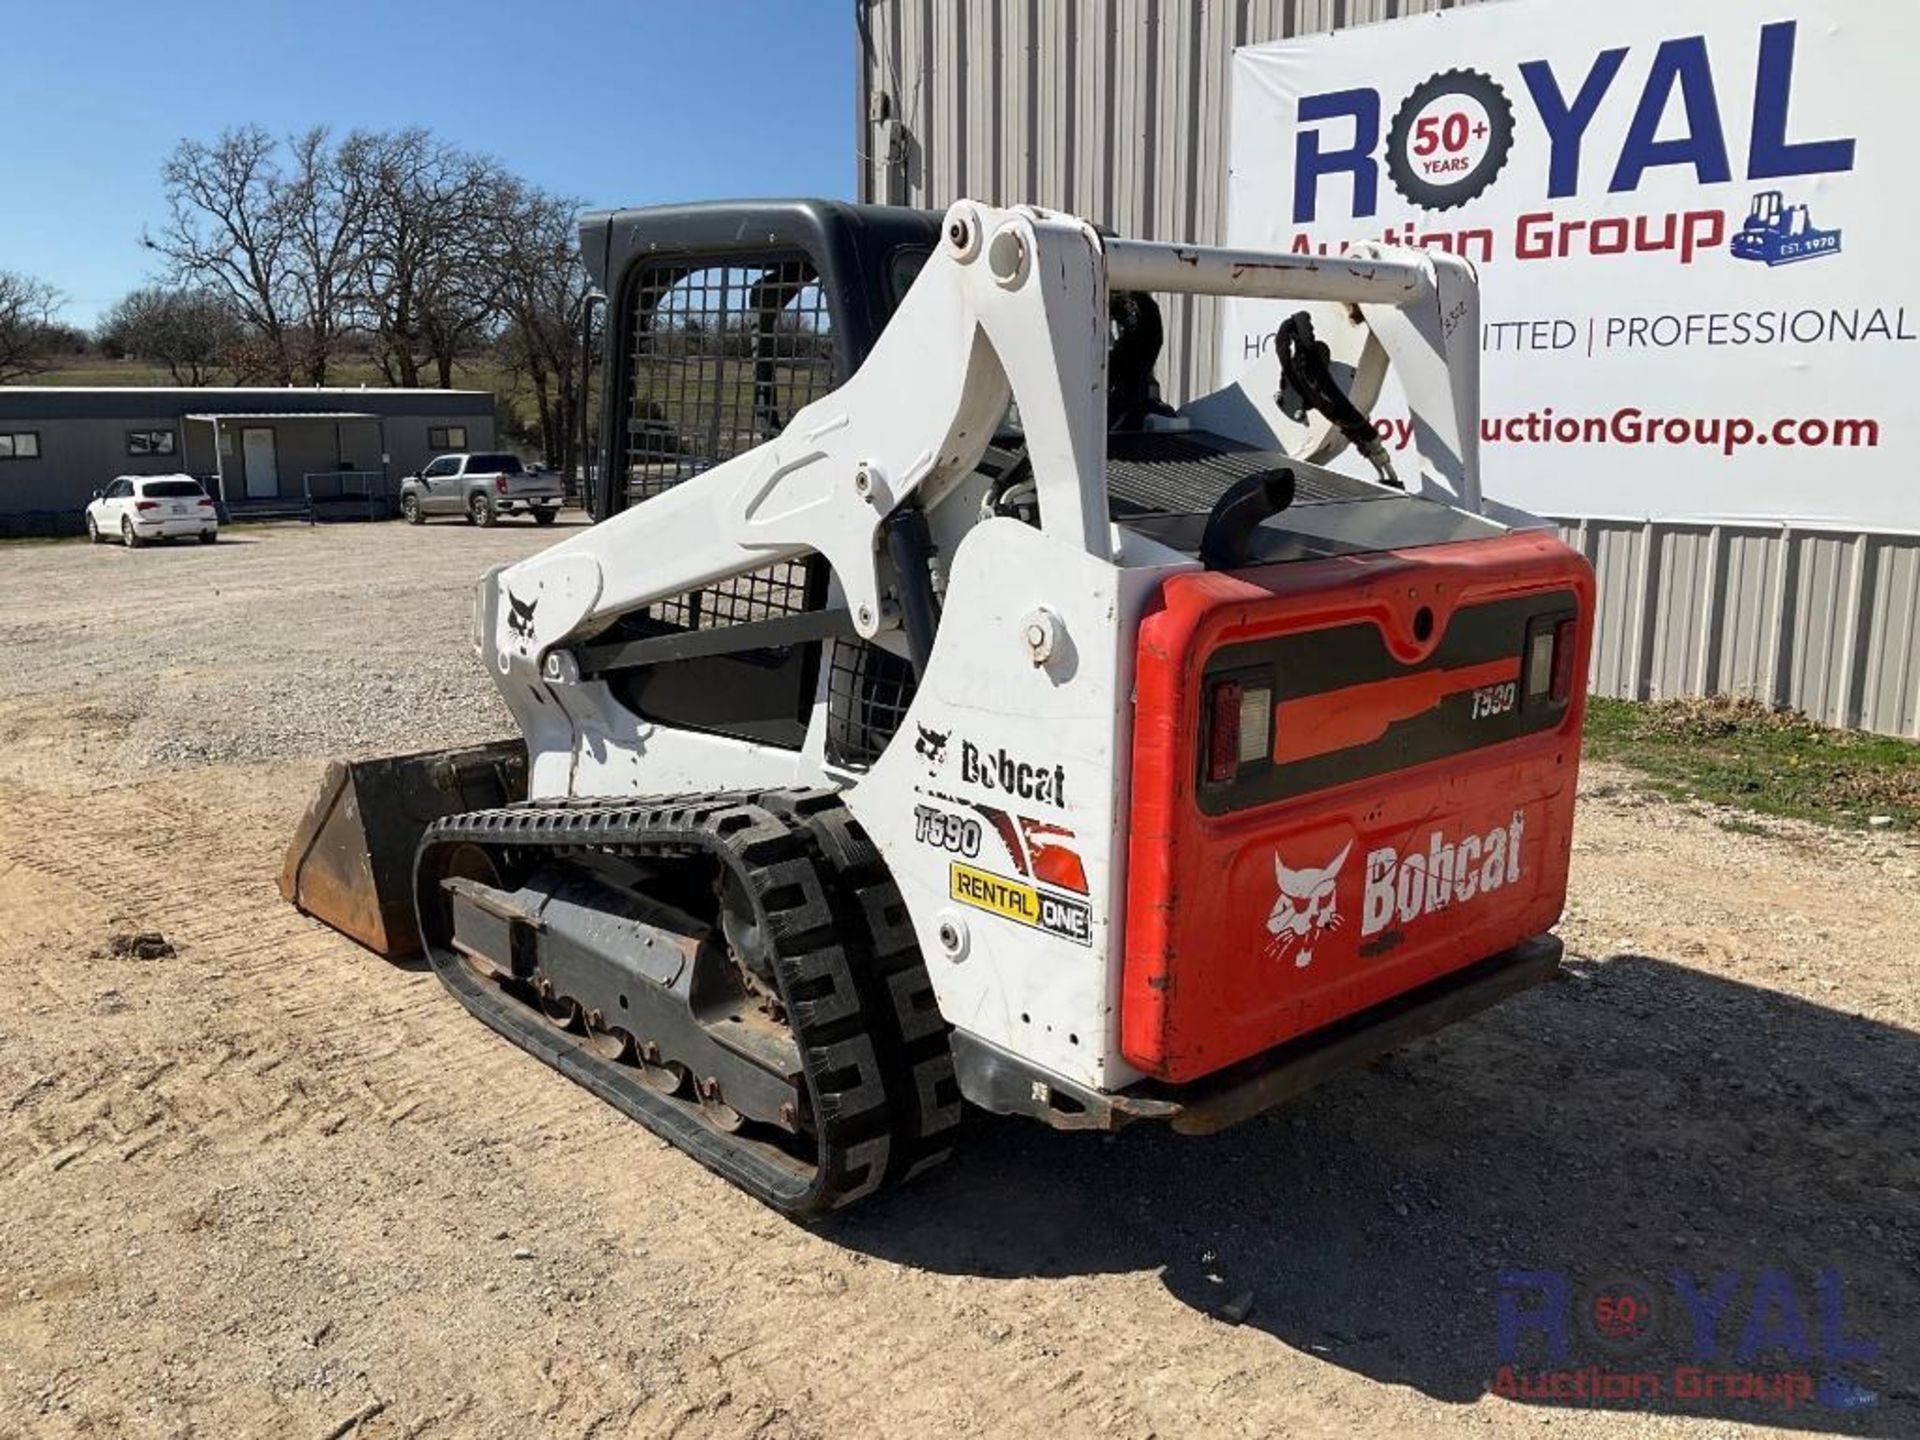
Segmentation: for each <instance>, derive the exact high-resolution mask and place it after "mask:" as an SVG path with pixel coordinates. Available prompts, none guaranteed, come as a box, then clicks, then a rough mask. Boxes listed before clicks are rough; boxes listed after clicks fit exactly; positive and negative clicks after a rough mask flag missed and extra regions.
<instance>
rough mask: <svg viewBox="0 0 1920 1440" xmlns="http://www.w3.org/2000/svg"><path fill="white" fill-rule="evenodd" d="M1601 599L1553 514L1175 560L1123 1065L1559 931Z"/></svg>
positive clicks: (1143, 813)
mask: <svg viewBox="0 0 1920 1440" xmlns="http://www.w3.org/2000/svg"><path fill="white" fill-rule="evenodd" d="M1592 617H1593V572H1592V569H1591V567H1590V566H1588V564H1587V562H1586V560H1585V559H1584V558H1583V557H1582V556H1580V555H1579V554H1578V553H1576V552H1575V551H1573V550H1570V549H1568V548H1567V547H1566V546H1565V545H1562V544H1561V543H1560V542H1559V541H1558V540H1556V539H1554V538H1552V537H1551V536H1550V535H1546V534H1541V533H1516V534H1510V535H1502V536H1499V537H1497V538H1494V539H1488V540H1474V541H1466V542H1460V543H1455V544H1448V545H1436V546H1428V547H1422V548H1419V549H1413V550H1405V551H1387V552H1381V553H1376V554H1368V555H1360V556H1343V557H1339V558H1335V559H1326V560H1313V561H1306V562H1300V563H1294V564H1286V565H1274V566H1267V567H1262V568H1259V569H1253V570H1245V571H1239V572H1236V573H1232V574H1226V573H1219V572H1206V573H1193V574H1183V575H1178V576H1175V577H1173V578H1171V579H1169V580H1168V581H1167V583H1166V585H1165V587H1164V589H1163V592H1162V604H1161V608H1160V609H1158V610H1157V611H1155V612H1154V613H1152V614H1150V615H1149V616H1148V617H1147V618H1146V619H1145V620H1144V621H1143V622H1142V624H1141V627H1140V653H1139V670H1138V688H1137V692H1136V693H1137V705H1136V710H1135V717H1136V721H1135V729H1134V752H1133V811H1132V830H1131V836H1130V848H1129V855H1130V861H1129V866H1130V868H1129V879H1128V882H1127V932H1126V963H1125V977H1124V989H1123V996H1122V1006H1121V1050H1122V1052H1123V1053H1124V1054H1125V1055H1126V1057H1127V1059H1128V1060H1129V1061H1131V1062H1132V1063H1133V1064H1135V1065H1137V1066H1139V1067H1140V1068H1141V1069H1142V1070H1144V1071H1146V1072H1147V1073H1149V1074H1152V1075H1156V1076H1159V1077H1161V1078H1162V1079H1166V1080H1170V1081H1176V1082H1177V1081H1185V1080H1192V1079H1196V1078H1198V1077H1200V1076H1202V1075H1205V1074H1208V1073H1209V1072H1211V1071H1214V1070H1218V1069H1220V1068H1221V1067H1222V1066H1225V1065H1230V1064H1232V1063H1233V1062H1235V1061H1237V1060H1242V1059H1245V1058H1246V1057H1248V1056H1250V1055H1254V1054H1257V1053H1259V1052H1260V1051H1262V1050H1266V1049H1268V1048H1270V1047H1272V1046H1274V1045H1277V1044H1280V1043H1281V1042H1282V1041H1285V1040H1288V1039H1291V1038H1292V1037H1294V1036H1296V1035H1300V1034H1302V1033H1304V1032H1306V1031H1310V1030H1314V1029H1316V1028H1318V1027H1320V1026H1323V1025H1326V1024H1328V1023H1329V1022H1331V1021H1334V1020H1337V1019H1339V1018H1340V1017H1341V1016H1344V1015H1349V1014H1352V1013H1353V1012H1355V1011H1358V1010H1363V1009H1366V1008H1367V1007H1369V1006H1372V1005H1376V1004H1379V1003H1380V1002H1381V1001H1384V1000H1387V999H1389V998H1391V997H1392V996H1394V995H1396V994H1398V993H1400V992H1402V991H1405V990H1409V989H1412V988H1414V987H1416V986H1419V985H1421V984H1424V983H1426V982H1427V981H1430V980H1433V979H1435V978H1436V977H1438V976H1440V975H1442V974H1444V973H1446V972H1448V971H1451V970H1455V969H1458V968H1460V967H1461V966H1464V965H1469V964H1472V963H1473V962H1475V961H1477V960H1481V959H1483V958H1485V957H1486V956H1489V955H1492V954H1495V953H1497V952H1499V951H1501V950H1504V949H1506V948H1507V947H1509V946H1511V945H1514V944H1517V943H1518V942H1520V941H1521V940H1524V939H1526V938H1528V937H1530V936H1533V935H1537V934H1539V933H1541V932H1542V931H1544V930H1547V929H1548V928H1550V927H1551V926H1552V925H1553V923H1554V922H1555V921H1556V920H1557V919H1558V918H1559V916H1560V911H1561V907H1562V905H1563V903H1564V901H1565V898H1566V890H1567V860H1568V852H1569V849H1570V846H1571V841H1572V826H1573V801H1574V784H1575V778H1576V775H1577V771H1578V768H1579V760H1580V726H1581V720H1582V716H1583V713H1584V710H1585V682H1586V674H1587V649H1588V643H1589V638H1590V635H1591V631H1592ZM1569 622H1570V623H1569ZM1542 635H1545V636H1546V637H1548V638H1547V639H1545V640H1542V639H1541V638H1540V637H1541V636H1542ZM1556 639H1557V641H1558V643H1559V644H1560V645H1561V646H1562V647H1565V646H1569V645H1570V646H1571V647H1572V648H1571V653H1570V654H1569V653H1560V654H1558V655H1557V657H1556V656H1555V654H1554V649H1553V647H1554V644H1555V641H1556ZM1556 659H1557V667H1556V665H1555V664H1554V662H1555V660H1556ZM1555 668H1557V669H1558V671H1559V674H1558V676H1557V679H1558V685H1559V687H1560V694H1561V697H1562V698H1560V699H1558V700H1556V699H1555V694H1554V690H1555V685H1554V681H1555V678H1556V677H1555V676H1554V675H1552V674H1549V673H1547V672H1548V671H1550V670H1553V669H1555ZM1234 684H1237V685H1238V686H1239V687H1240V688H1239V690H1238V691H1237V692H1235V691H1233V690H1227V691H1225V692H1224V693H1223V696H1222V697H1221V698H1222V702H1223V703H1222V705H1221V707H1220V708H1221V709H1222V710H1223V712H1232V711H1233V705H1232V700H1233V697H1234V696H1235V694H1236V693H1237V695H1238V696H1239V697H1242V704H1241V708H1240V709H1239V710H1238V712H1237V713H1238V714H1239V716H1240V718H1241V724H1242V726H1243V729H1242V730H1241V731H1240V732H1239V733H1240V735H1241V746H1240V749H1239V752H1238V753H1239V755H1240V757H1242V758H1241V763H1239V764H1238V767H1237V769H1236V770H1235V772H1234V773H1233V775H1232V777H1231V778H1230V779H1226V780H1221V781H1217V782H1216V781H1214V780H1212V779H1210V778H1209V776H1210V766H1209V759H1210V757H1209V744H1208V741H1209V729H1208V727H1209V725H1210V724H1211V723H1213V716H1212V713H1211V711H1210V709H1209V694H1210V691H1211V690H1212V688H1213V687H1215V686H1221V685H1234ZM1263 690H1265V692H1266V696H1265V697H1264V698H1263V696H1262V693H1261V692H1262V691H1263ZM1268 700H1270V708H1269V706H1268V704H1267V701H1268ZM1263 712H1264V714H1265V715H1266V716H1267V717H1268V719H1267V722H1266V726H1265V733H1262V728H1263V727H1262V719H1261V716H1262V714H1263ZM1228 733H1229V734H1231V733H1232V732H1231V731H1229V732H1228ZM1263 742H1264V743H1263Z"/></svg>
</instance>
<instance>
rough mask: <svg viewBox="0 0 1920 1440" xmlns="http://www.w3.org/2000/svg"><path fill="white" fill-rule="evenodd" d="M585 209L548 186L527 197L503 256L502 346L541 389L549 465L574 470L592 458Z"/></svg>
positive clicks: (508, 229) (512, 366)
mask: <svg viewBox="0 0 1920 1440" xmlns="http://www.w3.org/2000/svg"><path fill="white" fill-rule="evenodd" d="M577 208H578V207H577V206H575V205H574V204H573V202H571V201H568V200H563V199H561V198H560V197H558V196H554V195H548V194H545V193H543V192H541V191H536V190H528V191H525V192H523V193H522V194H521V195H520V196H519V204H518V205H517V207H516V212H515V215H514V217H513V220H512V223H510V224H509V225H507V226H505V227H504V230H503V233H504V234H505V235H506V236H507V237H508V239H509V244H508V246H507V248H506V250H505V252H504V253H503V255H502V256H501V259H500V265H501V282H500V296H501V304H502V308H503V310H504V312H505V316H506V324H505V326H504V328H503V330H502V332H501V336H500V340H499V344H498V347H497V348H498V351H499V354H500V358H501V361H502V364H503V365H504V366H505V367H506V369H507V371H508V372H509V373H510V374H512V375H514V376H515V377H517V378H519V379H521V380H523V381H524V382H525V383H526V384H527V386H528V387H529V388H530V389H531V390H532V391H533V398H534V405H535V407H536V409H537V411H538V417H539V427H540V448H541V449H542V450H543V451H544V452H545V454H546V459H547V463H548V464H550V465H557V466H559V467H560V468H561V469H562V470H566V471H570V472H571V471H573V470H574V469H575V467H576V466H579V465H581V464H582V462H583V461H584V458H585V457H583V456H581V455H580V453H579V444H578V441H579V431H580V417H581V413H582V409H583V407H584V406H585V405H586V404H587V399H588V396H587V376H586V375H585V373H584V372H583V371H582V368H581V363H580V362H581V354H580V327H581V324H582V322H583V320H584V318H585V314H586V307H587V298H588V295H589V294H590V293H591V289H592V281H591V279H590V277H589V276H588V275H587V271H586V267H585V266H584V265H583V264H582V263H581V261H580V247H579V241H578V240H577V238H576V236H575V233H574V216H575V213H576V210H577ZM583 473H584V472H583Z"/></svg>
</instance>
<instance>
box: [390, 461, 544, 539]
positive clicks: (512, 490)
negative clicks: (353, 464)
mask: <svg viewBox="0 0 1920 1440" xmlns="http://www.w3.org/2000/svg"><path fill="white" fill-rule="evenodd" d="M564 498H565V496H564V493H563V491H562V488H561V484H560V477H559V476H558V475H551V474H538V475H536V474H534V473H532V472H530V471H529V470H528V469H527V468H526V467H525V466H524V465H522V464H521V463H520V460H519V458H518V457H517V456H513V455H506V454H501V453H498V452H492V451H489V452H486V453H475V454H470V455H469V454H460V455H436V456H435V457H434V458H433V459H432V460H431V461H430V462H428V464H427V465H426V467H425V468H423V469H422V470H421V471H420V472H419V473H418V474H417V475H409V476H407V477H406V479H404V480H402V481H401V482H400V513H401V514H402V515H403V516H405V517H406V521H407V523H408V524H409V525H424V524H426V523H427V520H428V518H429V517H430V516H434V515H463V516H465V517H466V520H467V523H468V524H469V525H491V524H493V522H494V521H495V520H497V519H498V518H499V517H500V516H502V515H531V516H533V519H534V523H535V524H538V525H551V524H552V523H553V520H554V517H555V516H556V515H558V514H559V513H560V502H561V500H562V499H564Z"/></svg>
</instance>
